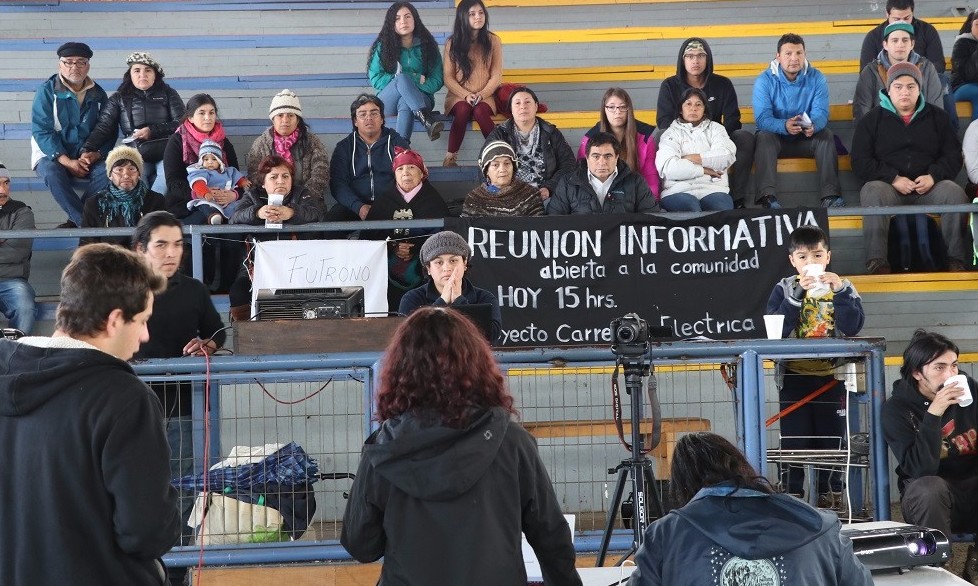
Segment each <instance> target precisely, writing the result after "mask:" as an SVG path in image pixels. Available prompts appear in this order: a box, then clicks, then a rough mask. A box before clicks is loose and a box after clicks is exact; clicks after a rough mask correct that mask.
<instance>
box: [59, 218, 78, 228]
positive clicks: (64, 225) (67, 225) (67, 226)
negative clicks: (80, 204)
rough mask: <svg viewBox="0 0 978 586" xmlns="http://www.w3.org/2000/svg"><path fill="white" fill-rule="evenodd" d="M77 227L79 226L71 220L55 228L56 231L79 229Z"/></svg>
mask: <svg viewBox="0 0 978 586" xmlns="http://www.w3.org/2000/svg"><path fill="white" fill-rule="evenodd" d="M77 227H78V224H76V223H74V222H72V221H71V220H65V221H64V222H62V223H60V224H58V225H57V226H55V228H56V229H61V228H77Z"/></svg>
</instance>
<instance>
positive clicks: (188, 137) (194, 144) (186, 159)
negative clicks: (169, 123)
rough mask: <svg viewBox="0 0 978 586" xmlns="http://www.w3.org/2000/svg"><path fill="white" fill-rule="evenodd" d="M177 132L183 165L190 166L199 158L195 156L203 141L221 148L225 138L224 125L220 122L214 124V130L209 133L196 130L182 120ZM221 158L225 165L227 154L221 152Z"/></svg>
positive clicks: (188, 121)
mask: <svg viewBox="0 0 978 586" xmlns="http://www.w3.org/2000/svg"><path fill="white" fill-rule="evenodd" d="M177 132H178V133H179V134H180V135H181V136H182V137H183V164H184V165H192V164H194V163H196V162H197V160H198V159H199V158H200V156H199V155H198V154H197V153H198V152H199V151H200V144H201V143H202V142H204V141H205V140H213V141H214V142H216V143H217V144H219V145H221V147H222V148H223V146H224V139H225V138H227V137H226V136H225V135H224V125H223V124H221V121H220V120H218V121H217V122H216V123H214V128H213V129H211V131H210V133H207V132H202V131H200V130H198V129H197V127H196V126H194V124H193V122H191V121H190V120H184V121H183V124H181V125H180V128H177ZM222 156H223V158H224V164H225V165H227V164H228V156H227V154H226V153H223V152H222Z"/></svg>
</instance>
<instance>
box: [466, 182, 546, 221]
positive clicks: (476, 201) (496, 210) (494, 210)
mask: <svg viewBox="0 0 978 586" xmlns="http://www.w3.org/2000/svg"><path fill="white" fill-rule="evenodd" d="M542 215H543V200H542V199H540V189H539V188H537V187H534V186H532V185H530V184H529V183H525V182H523V181H520V180H519V179H514V180H513V182H512V183H510V184H509V185H507V186H506V187H503V188H501V189H500V188H497V187H495V186H493V185H490V184H487V183H483V184H481V185H479V187H476V188H475V189H473V190H472V191H470V192H469V194H468V195H467V196H465V203H464V204H462V216H463V217H491V216H542Z"/></svg>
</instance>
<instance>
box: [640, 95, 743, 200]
mask: <svg viewBox="0 0 978 586" xmlns="http://www.w3.org/2000/svg"><path fill="white" fill-rule="evenodd" d="M706 103H707V101H706V94H704V93H703V90H701V89H699V88H689V89H688V90H686V91H685V92H683V95H682V99H681V106H682V110H681V114H680V116H679V117H678V118H676V119H675V120H674V121H673V123H672V125H670V126H669V128H667V129H666V131H665V132H663V133H662V137H661V138H660V139H659V150H658V151H657V152H656V154H655V166H656V168H657V169H658V170H659V175H660V176H661V177H662V183H663V189H662V196H661V199H660V200H659V203H660V205H661V206H662V209H664V210H666V211H668V212H700V211H716V210H732V209H733V199H732V198H731V197H730V183H729V181H728V177H727V168H728V167H730V165H732V164H733V162H734V159H735V158H736V155H737V147H736V146H735V145H734V143H733V141H732V140H730V137H729V136H728V135H727V131H726V129H724V128H723V125H722V124H719V123H717V122H713V121H712V120H710V117H709V113H708V112H707V109H706Z"/></svg>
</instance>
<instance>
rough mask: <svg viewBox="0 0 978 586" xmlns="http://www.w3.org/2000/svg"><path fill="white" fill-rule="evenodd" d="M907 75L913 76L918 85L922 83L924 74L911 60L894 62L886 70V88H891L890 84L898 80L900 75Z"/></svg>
mask: <svg viewBox="0 0 978 586" xmlns="http://www.w3.org/2000/svg"><path fill="white" fill-rule="evenodd" d="M905 75H907V76H910V77H911V78H913V80H914V81H916V82H917V86H918V87H919V86H920V85H922V82H921V78H922V77H923V76H922V75H921V74H920V69H919V68H918V67H917V66H916V65H914V64H913V63H910V62H909V61H902V62H900V63H894V64H893V65H891V66H890V68H889V69H887V70H886V90H887V91H889V90H890V85H891V84H892V83H893V82H894V81H896V80H897V78H898V77H903V76H905Z"/></svg>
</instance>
